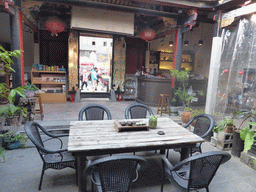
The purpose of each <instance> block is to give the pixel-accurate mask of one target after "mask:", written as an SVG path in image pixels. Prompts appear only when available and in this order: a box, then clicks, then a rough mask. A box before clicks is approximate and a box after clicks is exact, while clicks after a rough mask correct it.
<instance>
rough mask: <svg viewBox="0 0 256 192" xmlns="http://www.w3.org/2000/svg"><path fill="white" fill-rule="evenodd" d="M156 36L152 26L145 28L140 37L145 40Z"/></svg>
mask: <svg viewBox="0 0 256 192" xmlns="http://www.w3.org/2000/svg"><path fill="white" fill-rule="evenodd" d="M155 36H156V32H155V31H154V30H153V29H151V28H148V27H147V28H145V29H143V30H142V31H141V32H140V38H141V39H143V40H145V41H151V40H152V39H154V38H155Z"/></svg>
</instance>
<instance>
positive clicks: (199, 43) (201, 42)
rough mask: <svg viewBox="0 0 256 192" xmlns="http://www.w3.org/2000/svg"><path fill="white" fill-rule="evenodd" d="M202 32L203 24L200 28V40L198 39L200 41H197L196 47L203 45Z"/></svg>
mask: <svg viewBox="0 0 256 192" xmlns="http://www.w3.org/2000/svg"><path fill="white" fill-rule="evenodd" d="M202 31H203V23H202V27H201V38H200V40H199V41H198V45H203V40H202Z"/></svg>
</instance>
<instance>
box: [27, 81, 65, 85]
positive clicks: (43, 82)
mask: <svg viewBox="0 0 256 192" xmlns="http://www.w3.org/2000/svg"><path fill="white" fill-rule="evenodd" d="M32 84H44V85H66V82H45V81H42V82H34V81H33V82H32Z"/></svg>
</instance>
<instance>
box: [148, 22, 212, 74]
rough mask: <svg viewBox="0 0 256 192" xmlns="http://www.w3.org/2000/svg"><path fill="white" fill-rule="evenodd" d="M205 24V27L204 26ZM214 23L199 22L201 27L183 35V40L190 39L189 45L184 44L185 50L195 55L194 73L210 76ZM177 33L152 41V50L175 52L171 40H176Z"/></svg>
mask: <svg viewBox="0 0 256 192" xmlns="http://www.w3.org/2000/svg"><path fill="white" fill-rule="evenodd" d="M202 26H203V28H202ZM201 28H202V29H203V30H202V40H203V45H201V46H199V45H198V41H199V40H200V39H201ZM213 28H214V24H209V23H203V24H201V23H199V27H193V30H192V31H190V32H187V34H184V36H183V42H184V41H185V40H188V41H189V46H184V45H183V52H189V53H192V54H194V55H195V59H194V71H193V73H194V74H200V75H202V76H205V77H208V76H209V68H210V58H211V48H212V38H213ZM174 38H175V34H172V35H168V36H166V37H165V38H160V39H156V40H153V41H151V42H150V50H152V51H162V52H171V53H172V52H173V50H174V47H170V46H169V41H174Z"/></svg>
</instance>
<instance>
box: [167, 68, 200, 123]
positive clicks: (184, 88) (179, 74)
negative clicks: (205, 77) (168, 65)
mask: <svg viewBox="0 0 256 192" xmlns="http://www.w3.org/2000/svg"><path fill="white" fill-rule="evenodd" d="M170 72H171V75H172V76H173V77H174V78H175V79H176V80H177V82H178V83H179V84H180V86H179V88H178V89H177V90H175V92H174V97H173V99H172V102H177V101H179V100H180V101H181V102H182V106H183V109H184V110H183V112H182V114H183V115H182V114H181V120H182V122H183V123H187V122H188V121H189V120H190V119H191V117H192V111H193V110H191V108H190V106H191V102H192V100H193V98H194V97H193V90H192V87H190V88H188V81H189V71H188V70H184V71H179V70H177V69H172V70H170ZM198 94H199V95H203V94H204V93H203V91H198ZM187 109H190V110H187ZM184 113H185V114H184ZM183 117H184V118H185V119H183ZM189 117H190V118H189ZM188 118H189V119H188Z"/></svg>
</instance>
